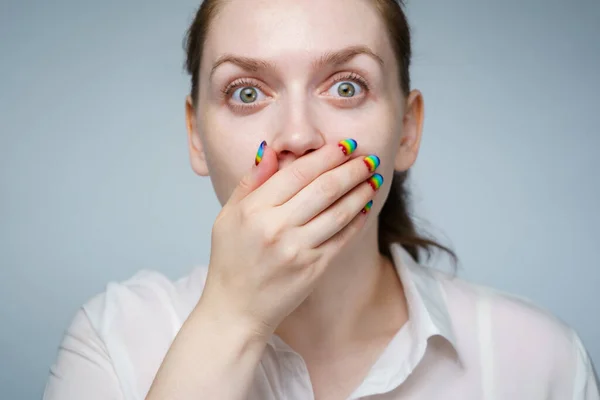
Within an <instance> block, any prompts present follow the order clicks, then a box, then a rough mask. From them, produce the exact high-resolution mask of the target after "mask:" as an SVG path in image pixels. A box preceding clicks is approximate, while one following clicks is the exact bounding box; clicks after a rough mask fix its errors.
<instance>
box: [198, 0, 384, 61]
mask: <svg viewBox="0 0 600 400" xmlns="http://www.w3.org/2000/svg"><path fill="white" fill-rule="evenodd" d="M371 1H372V0H228V1H226V3H225V4H224V5H223V7H221V8H220V10H219V12H218V14H217V15H216V17H215V18H214V20H213V21H211V23H210V24H211V25H210V30H209V33H208V36H207V38H206V43H205V48H204V56H205V57H204V58H205V59H206V61H207V62H212V61H214V59H216V58H217V57H219V56H220V55H222V54H223V53H233V54H236V55H241V56H247V57H255V58H264V59H272V60H275V61H282V60H283V59H285V58H287V59H288V60H289V61H290V62H291V60H293V59H295V58H296V57H304V58H306V56H307V55H311V54H313V53H314V54H315V55H319V54H321V53H323V52H325V51H331V50H335V49H340V48H344V47H348V46H356V45H365V46H368V47H369V48H371V49H372V50H373V51H375V52H376V53H378V54H379V55H380V56H381V57H382V58H384V60H385V59H386V58H388V57H390V56H391V47H390V46H389V42H388V38H387V34H386V28H385V26H384V22H383V20H382V18H381V17H380V15H379V13H378V10H377V9H376V8H375V7H374V6H373V5H372V3H371Z"/></svg>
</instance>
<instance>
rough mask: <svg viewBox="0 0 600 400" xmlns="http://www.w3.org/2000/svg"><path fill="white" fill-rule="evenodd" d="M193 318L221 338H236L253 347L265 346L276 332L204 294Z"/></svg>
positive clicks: (257, 320)
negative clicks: (211, 299) (210, 299)
mask: <svg viewBox="0 0 600 400" xmlns="http://www.w3.org/2000/svg"><path fill="white" fill-rule="evenodd" d="M191 318H193V319H195V320H197V321H198V322H200V323H202V325H205V326H206V327H208V329H210V330H211V331H213V332H216V333H217V334H218V335H219V336H231V337H235V338H236V339H238V340H239V341H241V342H243V343H244V344H247V345H253V346H264V345H265V344H266V343H267V340H268V339H269V337H270V336H271V335H272V334H273V331H274V330H273V329H272V328H271V327H269V326H268V325H266V324H264V323H262V322H261V321H260V320H259V319H257V318H253V317H252V316H251V315H250V314H249V313H244V312H242V311H236V310H234V309H233V308H232V307H228V305H227V303H226V302H223V301H216V302H213V301H209V299H207V298H205V296H204V294H203V296H202V297H201V298H200V301H199V302H198V304H196V307H194V309H193V310H192V315H191Z"/></svg>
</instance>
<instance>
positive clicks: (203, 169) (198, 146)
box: [185, 96, 208, 176]
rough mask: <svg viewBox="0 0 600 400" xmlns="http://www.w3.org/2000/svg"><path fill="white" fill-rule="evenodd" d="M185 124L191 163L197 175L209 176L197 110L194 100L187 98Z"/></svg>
mask: <svg viewBox="0 0 600 400" xmlns="http://www.w3.org/2000/svg"><path fill="white" fill-rule="evenodd" d="M185 122H186V126H187V133H188V147H189V150H190V163H191V164H192V169H193V170H194V172H195V173H197V174H198V175H200V176H208V166H207V164H206V156H205V155H204V147H203V145H202V140H201V138H200V132H198V129H197V126H198V124H197V121H196V110H195V108H194V105H193V103H192V98H191V97H190V96H187V97H186V99H185Z"/></svg>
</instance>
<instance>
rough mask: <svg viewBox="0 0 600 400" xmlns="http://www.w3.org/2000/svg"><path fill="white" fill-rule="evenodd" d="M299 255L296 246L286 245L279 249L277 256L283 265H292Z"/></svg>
mask: <svg viewBox="0 0 600 400" xmlns="http://www.w3.org/2000/svg"><path fill="white" fill-rule="evenodd" d="M299 254H300V249H299V247H298V245H296V244H291V243H286V244H285V245H283V246H281V247H280V249H279V256H280V257H281V260H282V261H283V262H284V263H285V264H293V263H294V262H295V261H296V260H297V259H298V256H299Z"/></svg>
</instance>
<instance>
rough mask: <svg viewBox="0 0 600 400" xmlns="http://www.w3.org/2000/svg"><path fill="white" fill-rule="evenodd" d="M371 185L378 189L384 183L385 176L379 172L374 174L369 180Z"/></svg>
mask: <svg viewBox="0 0 600 400" xmlns="http://www.w3.org/2000/svg"><path fill="white" fill-rule="evenodd" d="M368 182H369V185H371V187H372V188H373V190H375V191H377V190H378V189H379V188H380V187H381V185H383V176H381V175H379V174H373V176H371V177H370V178H369V180H368Z"/></svg>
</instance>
